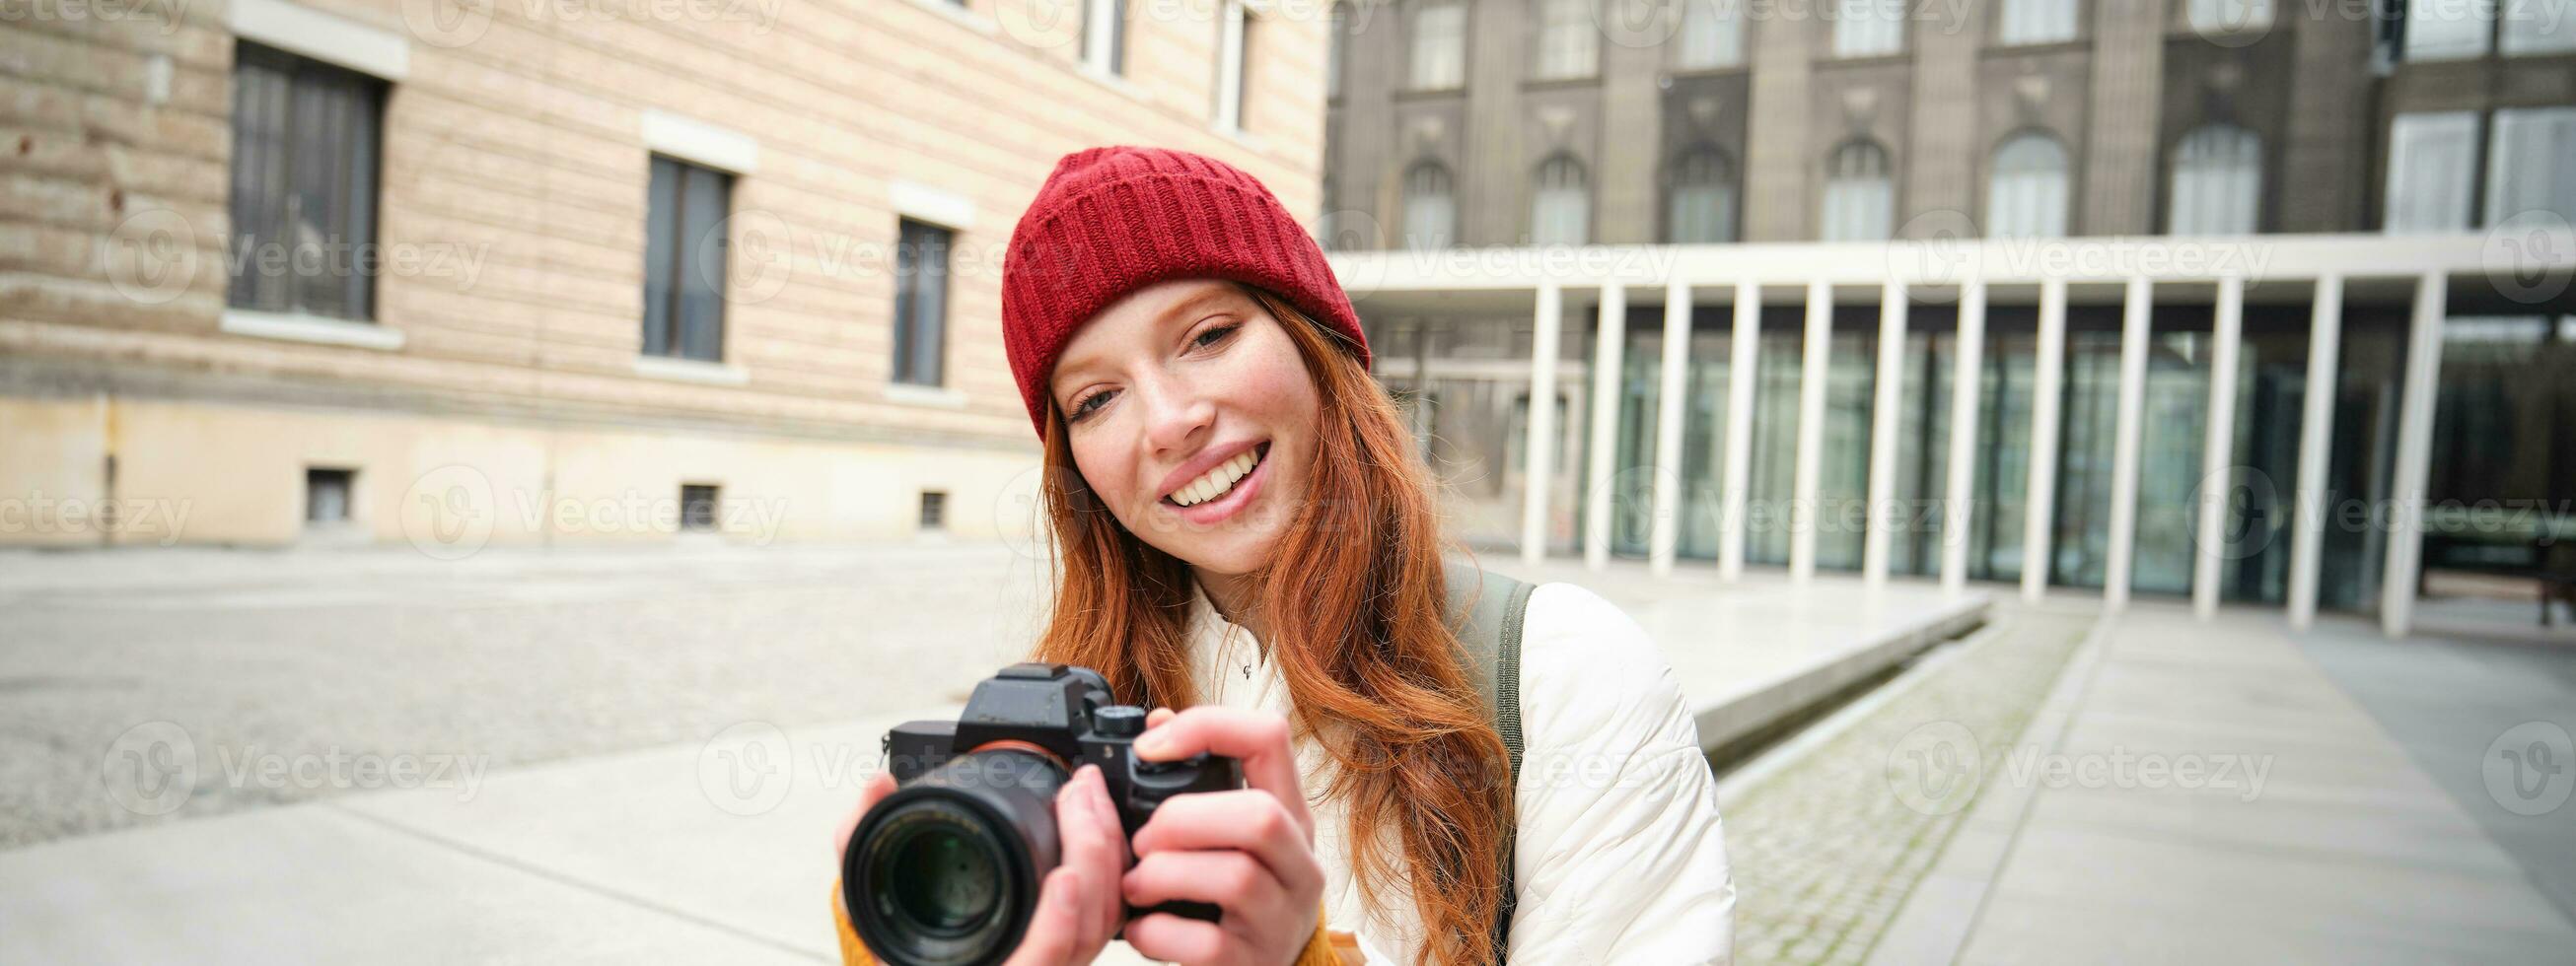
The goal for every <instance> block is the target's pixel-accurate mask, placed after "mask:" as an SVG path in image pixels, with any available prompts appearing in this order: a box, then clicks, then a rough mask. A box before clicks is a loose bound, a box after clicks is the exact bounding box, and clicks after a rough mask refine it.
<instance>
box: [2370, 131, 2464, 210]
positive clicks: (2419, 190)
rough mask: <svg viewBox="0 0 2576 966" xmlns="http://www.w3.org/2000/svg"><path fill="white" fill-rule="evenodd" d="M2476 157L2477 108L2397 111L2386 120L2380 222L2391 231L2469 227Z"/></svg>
mask: <svg viewBox="0 0 2576 966" xmlns="http://www.w3.org/2000/svg"><path fill="white" fill-rule="evenodd" d="M2477 158H2478V115H2477V112H2475V111H2434V112H2426V113H2416V114H2400V115H2397V117H2396V119H2395V120H2393V121H2391V122H2390V123H2389V125H2388V195H2387V203H2386V211H2387V215H2386V218H2385V219H2384V220H2383V223H2382V227H2383V228H2384V229H2385V230H2386V231H2387V232H2388V233H2389V234H2392V235H2402V234H2415V233H2419V232H2443V231H2467V230H2469V228H2470V227H2471V224H2472V222H2471V218H2472V217H2473V216H2474V214H2475V213H2474V212H2473V211H2471V210H2470V207H2469V200H2470V196H2471V194H2472V193H2473V191H2474V189H2475V188H2476V185H2474V184H2473V183H2472V179H2474V178H2475V177H2476V174H2477Z"/></svg>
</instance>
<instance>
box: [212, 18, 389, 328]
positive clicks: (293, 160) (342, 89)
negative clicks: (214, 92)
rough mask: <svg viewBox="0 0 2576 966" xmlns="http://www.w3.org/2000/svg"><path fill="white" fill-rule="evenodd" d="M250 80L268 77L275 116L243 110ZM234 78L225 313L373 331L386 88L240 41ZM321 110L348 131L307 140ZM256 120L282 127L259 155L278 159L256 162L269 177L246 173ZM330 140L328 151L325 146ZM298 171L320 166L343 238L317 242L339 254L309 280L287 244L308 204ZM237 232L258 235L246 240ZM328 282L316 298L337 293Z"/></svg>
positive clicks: (369, 77) (374, 80)
mask: <svg viewBox="0 0 2576 966" xmlns="http://www.w3.org/2000/svg"><path fill="white" fill-rule="evenodd" d="M246 71H252V72H266V73H267V74H269V75H271V76H273V77H274V81H273V83H275V84H276V85H277V88H276V93H275V97H276V101H275V102H274V104H273V105H271V106H272V107H274V109H275V115H276V116H275V117H274V118H263V117H262V116H261V115H259V114H258V113H257V112H255V111H254V110H253V109H252V106H251V105H250V104H249V103H247V102H248V101H249V100H250V99H251V98H252V97H254V96H256V95H255V94H254V93H253V91H252V88H251V85H250V84H249V83H247V82H246V81H245V79H244V76H243V75H244V73H245V72H246ZM230 80H231V83H232V85H233V89H232V94H231V101H232V111H233V114H232V117H231V118H230V121H229V127H230V131H229V133H230V135H231V137H232V156H231V158H230V159H229V160H228V161H227V162H226V167H227V170H226V176H225V178H226V184H225V189H226V197H225V211H226V213H227V215H228V217H229V219H230V222H231V224H230V226H229V227H228V228H227V235H226V237H225V242H226V246H227V254H228V255H229V256H230V257H229V258H227V259H226V262H227V277H226V279H225V283H224V306H225V308H226V309H228V310H241V311H250V312H269V313H275V314H279V315H288V316H308V317H313V318H322V319H331V320H335V321H343V322H353V323H361V324H373V323H375V322H376V321H377V320H376V295H377V293H376V284H375V283H376V277H377V275H379V274H380V268H381V258H382V252H381V250H380V248H379V233H380V232H381V231H382V226H383V219H382V217H381V215H382V209H383V206H384V170H383V167H384V134H385V125H384V111H385V102H386V100H387V97H388V95H389V93H390V92H391V89H392V85H391V84H390V83H389V82H387V81H385V80H384V79H383V78H379V77H375V76H372V75H369V74H365V73H361V72H358V71H354V70H350V69H348V68H346V67H341V66H338V65H335V64H330V63H326V62H323V61H320V60H315V59H313V58H311V57H306V56H303V55H301V54H296V53H293V52H290V51H286V50H280V49H278V48H275V47H270V46H267V45H265V44H260V43H257V42H254V41H249V40H238V39H237V40H236V41H235V42H234V48H233V69H232V73H231V78H230ZM326 108H329V109H337V110H340V111H342V112H344V113H343V114H342V116H341V117H340V118H338V120H339V121H341V122H342V124H343V125H352V124H354V127H352V126H342V127H338V128H336V129H326V131H325V132H324V133H321V134H314V135H313V139H312V140H310V141H308V140H305V137H306V135H308V134H310V133H312V132H309V131H307V130H306V128H305V124H307V123H311V122H313V121H315V120H318V118H317V117H315V114H316V113H317V112H319V111H321V110H324V109H326ZM262 119H268V120H274V121H275V123H276V124H277V125H278V127H277V129H276V131H275V137H274V143H273V144H262V145H260V147H265V148H268V149H270V150H272V151H273V152H274V155H275V156H274V157H272V158H265V159H261V160H264V161H266V162H267V165H268V167H267V170H265V171H260V172H250V171H245V170H244V169H243V165H244V164H245V163H246V162H249V159H252V158H255V157H257V154H258V152H257V151H255V149H254V146H253V144H252V142H253V140H254V139H258V140H260V141H263V142H264V141H267V140H268V138H267V137H266V136H265V134H264V132H261V131H252V130H246V129H245V128H246V126H247V125H249V124H252V123H254V122H256V121H258V120H262ZM335 135H336V136H335ZM326 139H327V140H328V143H323V142H324V141H325V140H326ZM250 163H256V162H250ZM306 167H319V168H320V169H322V173H323V175H324V176H325V177H327V178H329V179H330V181H329V183H328V184H326V185H323V186H322V188H323V191H322V192H321V193H320V194H321V195H325V196H330V198H331V200H333V201H336V202H337V203H338V205H339V208H338V209H337V210H336V211H334V212H332V217H330V218H328V220H329V221H330V222H331V223H332V227H334V228H337V229H338V230H339V231H338V233H337V234H326V235H325V238H326V241H325V244H326V245H331V246H337V247H339V248H342V249H344V250H345V251H344V254H343V255H333V254H330V253H329V252H328V251H327V250H326V253H325V255H324V257H325V259H326V261H325V263H324V265H323V267H322V270H321V271H320V272H319V273H315V274H306V273H301V272H298V271H297V270H296V266H297V265H298V264H299V263H300V262H301V261H302V260H301V259H299V258H297V257H296V251H297V248H298V245H297V244H295V243H293V242H291V241H289V239H292V238H294V237H296V236H297V235H298V234H299V232H297V231H295V230H294V229H295V225H296V223H297V222H298V221H299V219H298V218H297V217H296V216H297V215H298V214H299V213H301V212H302V210H303V203H304V201H305V200H306V199H307V198H308V197H313V196H315V195H316V192H314V191H312V190H309V189H310V188H311V187H313V186H312V185H310V184H309V182H308V181H307V180H306V179H307V178H309V177H310V174H309V173H308V172H305V171H304V170H303V169H304V168H306ZM245 226H255V227H254V229H253V230H251V231H248V232H246V231H245V230H244V229H245ZM278 246H283V247H284V248H285V258H284V259H283V264H282V267H281V270H280V271H278V272H276V273H274V274H272V273H269V272H265V271H263V270H261V266H262V265H263V264H268V263H269V262H270V260H269V259H268V258H267V257H266V254H267V250H269V249H272V248H275V247H278ZM335 274H338V275H342V276H343V277H342V280H341V281H340V283H339V285H338V286H336V287H337V288H338V289H339V291H338V292H337V293H336V295H334V296H331V297H324V294H323V293H327V292H329V291H330V289H331V288H333V287H335V286H333V285H331V283H330V282H329V281H328V280H327V278H328V276H331V275H335Z"/></svg>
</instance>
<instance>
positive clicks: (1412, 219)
mask: <svg viewBox="0 0 2576 966" xmlns="http://www.w3.org/2000/svg"><path fill="white" fill-rule="evenodd" d="M1457 237H1458V195H1457V191H1456V190H1455V188H1454V187H1453V186H1452V185H1451V184H1450V180H1449V169H1448V168H1446V167H1443V166H1442V165H1441V164H1440V162H1437V161H1423V162H1420V163H1417V164H1415V165H1414V166H1413V167H1412V168H1411V169H1410V170H1407V171H1406V172H1405V173H1404V247H1406V248H1413V249H1434V248H1447V247H1449V245H1450V243H1451V242H1453V241H1455V240H1457Z"/></svg>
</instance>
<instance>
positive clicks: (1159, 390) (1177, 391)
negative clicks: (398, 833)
mask: <svg viewBox="0 0 2576 966" xmlns="http://www.w3.org/2000/svg"><path fill="white" fill-rule="evenodd" d="M1146 395H1147V399H1146V401H1147V402H1148V403H1149V409H1148V413H1147V425H1146V427H1145V442H1146V443H1147V444H1148V445H1151V446H1152V447H1154V448H1155V449H1157V450H1179V451H1182V452H1187V451H1189V450H1190V449H1191V448H1192V447H1195V446H1197V445H1199V444H1200V443H1202V442H1204V441H1205V440H1204V439H1203V438H1202V437H1204V436H1205V435H1206V432H1207V429H1208V427H1210V426H1212V425H1214V424H1215V423H1216V403H1214V402H1212V401H1210V400H1209V399H1208V398H1207V397H1206V396H1205V395H1202V394H1199V393H1196V392H1191V391H1189V389H1188V387H1186V386H1181V385H1176V384H1173V383H1169V382H1166V383H1162V384H1160V385H1157V386H1154V387H1152V388H1151V389H1149V390H1148V391H1147V393H1146Z"/></svg>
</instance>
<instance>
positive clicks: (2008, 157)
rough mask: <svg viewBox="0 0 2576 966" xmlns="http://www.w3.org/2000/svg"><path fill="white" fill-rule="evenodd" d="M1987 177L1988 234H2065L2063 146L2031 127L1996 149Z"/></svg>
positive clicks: (2009, 235) (2051, 235) (2019, 235)
mask: <svg viewBox="0 0 2576 966" xmlns="http://www.w3.org/2000/svg"><path fill="white" fill-rule="evenodd" d="M1993 167H1994V170H1993V171H1992V172H1991V173H1990V174H1989V175H1988V176H1987V180H1986V234H1987V235H1988V236H1989V237H1994V238H2059V237H2063V236H2064V235H2065V234H2066V148H2065V147H2064V146H2063V145H2060V144H2058V143H2057V139H2056V138H2053V137H2050V136H2048V135H2046V134H2042V133H2039V132H2037V131H2032V132H2029V133H2025V134H2021V135H2017V136H2015V137H2014V138H2013V139H2012V140H2009V141H2005V142H2004V143H2003V146H2001V147H1998V148H1996V149H1995V160H1994V166H1993Z"/></svg>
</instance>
